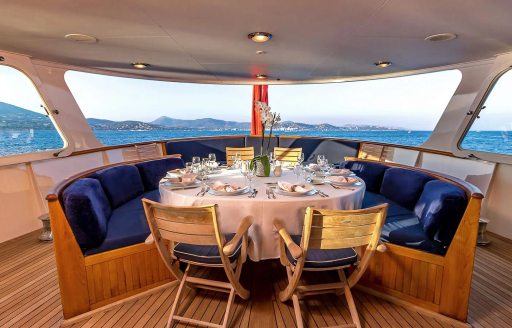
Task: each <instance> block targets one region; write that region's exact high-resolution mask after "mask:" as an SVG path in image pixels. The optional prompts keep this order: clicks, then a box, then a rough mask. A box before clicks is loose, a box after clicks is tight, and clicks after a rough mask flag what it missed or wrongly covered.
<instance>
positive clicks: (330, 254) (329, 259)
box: [285, 235, 357, 268]
mask: <svg viewBox="0 0 512 328" xmlns="http://www.w3.org/2000/svg"><path fill="white" fill-rule="evenodd" d="M290 237H291V238H292V240H293V242H294V243H296V244H297V245H300V240H301V238H302V236H301V235H291V236H290ZM285 249H286V257H288V261H290V263H291V264H293V265H296V264H297V260H296V259H295V258H294V257H293V256H292V254H291V253H290V252H289V250H288V247H286V248H285ZM356 262H357V253H356V251H355V249H353V248H340V249H309V250H308V253H307V254H306V261H305V262H304V267H305V268H332V267H342V266H348V265H351V264H354V263H356Z"/></svg>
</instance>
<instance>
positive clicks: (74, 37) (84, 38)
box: [64, 33, 98, 43]
mask: <svg viewBox="0 0 512 328" xmlns="http://www.w3.org/2000/svg"><path fill="white" fill-rule="evenodd" d="M64 38H66V40H70V41H75V42H80V43H96V42H98V39H97V38H95V37H93V36H90V35H87V34H79V33H71V34H66V35H65V36H64Z"/></svg>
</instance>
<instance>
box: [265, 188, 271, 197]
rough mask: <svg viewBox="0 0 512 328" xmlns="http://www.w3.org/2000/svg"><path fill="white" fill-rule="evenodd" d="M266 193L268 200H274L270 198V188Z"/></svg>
mask: <svg viewBox="0 0 512 328" xmlns="http://www.w3.org/2000/svg"><path fill="white" fill-rule="evenodd" d="M265 192H266V193H267V198H268V199H270V198H272V197H270V188H267V189H266V190H265Z"/></svg>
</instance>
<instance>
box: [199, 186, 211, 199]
mask: <svg viewBox="0 0 512 328" xmlns="http://www.w3.org/2000/svg"><path fill="white" fill-rule="evenodd" d="M208 190H210V187H206V189H205V190H204V191H203V193H202V194H201V197H203V196H204V195H205V194H206V193H207V192H208Z"/></svg>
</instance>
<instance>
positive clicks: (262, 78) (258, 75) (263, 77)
mask: <svg viewBox="0 0 512 328" xmlns="http://www.w3.org/2000/svg"><path fill="white" fill-rule="evenodd" d="M256 78H257V79H260V80H266V79H267V78H268V76H266V75H265V74H256Z"/></svg>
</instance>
